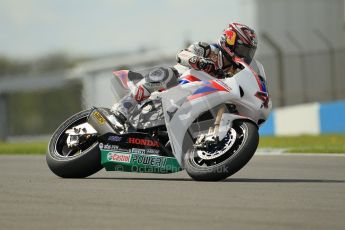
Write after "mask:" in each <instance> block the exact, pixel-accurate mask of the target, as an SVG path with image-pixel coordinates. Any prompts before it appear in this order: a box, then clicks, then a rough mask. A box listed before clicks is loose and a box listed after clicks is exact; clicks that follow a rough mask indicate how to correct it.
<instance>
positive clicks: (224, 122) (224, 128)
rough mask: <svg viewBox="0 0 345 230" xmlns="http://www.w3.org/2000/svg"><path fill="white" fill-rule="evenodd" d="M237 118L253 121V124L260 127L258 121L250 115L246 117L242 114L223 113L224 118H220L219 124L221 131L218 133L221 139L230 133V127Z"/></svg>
mask: <svg viewBox="0 0 345 230" xmlns="http://www.w3.org/2000/svg"><path fill="white" fill-rule="evenodd" d="M235 120H248V121H250V122H252V123H253V124H255V126H256V127H257V128H259V127H258V125H257V124H256V122H255V121H254V120H253V119H251V118H249V117H244V116H240V115H237V114H233V113H224V114H223V115H222V118H221V120H220V125H219V133H218V138H219V140H223V138H224V137H225V136H226V134H227V133H228V131H229V129H230V128H231V127H232V125H233V123H234V121H235Z"/></svg>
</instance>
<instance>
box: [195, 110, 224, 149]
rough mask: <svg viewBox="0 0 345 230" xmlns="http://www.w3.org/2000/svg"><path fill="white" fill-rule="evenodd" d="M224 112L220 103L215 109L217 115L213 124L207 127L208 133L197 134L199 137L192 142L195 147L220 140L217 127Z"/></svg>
mask: <svg viewBox="0 0 345 230" xmlns="http://www.w3.org/2000/svg"><path fill="white" fill-rule="evenodd" d="M224 112H225V105H222V106H221V107H220V108H219V109H218V111H217V116H216V119H215V122H214V124H213V126H211V127H210V128H209V129H208V133H207V134H206V135H205V134H201V135H200V136H199V138H198V139H197V141H196V142H195V144H194V146H195V147H197V148H206V147H207V146H208V145H210V144H217V143H218V142H219V141H220V138H219V127H220V124H221V119H222V116H223V114H224Z"/></svg>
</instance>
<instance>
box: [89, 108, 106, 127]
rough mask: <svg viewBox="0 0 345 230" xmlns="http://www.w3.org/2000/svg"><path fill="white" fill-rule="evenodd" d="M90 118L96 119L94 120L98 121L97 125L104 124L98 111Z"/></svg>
mask: <svg viewBox="0 0 345 230" xmlns="http://www.w3.org/2000/svg"><path fill="white" fill-rule="evenodd" d="M92 116H93V117H94V118H96V120H97V121H98V123H99V124H100V125H103V124H104V123H105V119H104V117H103V116H102V114H100V113H99V112H98V111H95V112H93V113H92Z"/></svg>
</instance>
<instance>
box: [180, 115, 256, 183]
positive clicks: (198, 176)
mask: <svg viewBox="0 0 345 230" xmlns="http://www.w3.org/2000/svg"><path fill="white" fill-rule="evenodd" d="M232 129H233V130H232V132H230V131H229V134H228V137H227V138H224V139H226V141H225V142H228V143H221V144H224V146H222V147H221V148H224V149H225V148H227V145H228V144H229V143H230V142H231V141H233V143H231V147H229V149H228V150H227V151H226V152H225V153H224V154H219V156H218V155H216V154H217V152H219V151H217V152H212V151H210V152H207V153H205V154H200V152H198V150H197V149H196V148H192V149H191V150H189V151H188V152H187V153H186V154H185V156H184V167H185V169H186V171H187V173H188V174H189V175H190V176H191V177H192V178H193V179H194V180H198V181H218V180H223V179H225V178H227V177H229V176H231V175H233V174H234V173H236V172H237V171H239V170H240V169H241V168H242V167H243V166H245V165H246V164H247V163H248V161H249V160H250V159H251V158H252V156H253V155H254V153H255V151H256V148H257V146H258V144H259V133H258V128H257V126H256V125H255V124H253V123H252V122H250V121H240V120H239V121H234V124H233V127H232ZM233 132H236V134H235V135H232V134H231V133H233ZM231 136H234V138H233V140H232V138H231ZM218 148H219V146H218ZM212 154H213V156H215V157H212ZM205 156H206V157H205Z"/></svg>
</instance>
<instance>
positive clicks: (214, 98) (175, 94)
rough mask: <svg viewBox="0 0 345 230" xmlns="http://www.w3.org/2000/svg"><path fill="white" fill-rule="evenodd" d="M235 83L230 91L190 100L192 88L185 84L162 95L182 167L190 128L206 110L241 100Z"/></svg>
mask: <svg viewBox="0 0 345 230" xmlns="http://www.w3.org/2000/svg"><path fill="white" fill-rule="evenodd" d="M234 84H235V83H234ZM234 84H233V85H232V87H231V90H230V92H224V91H219V92H215V93H212V94H209V95H207V96H204V97H201V98H197V99H195V100H188V96H190V95H191V90H190V89H188V88H186V87H185V86H183V87H182V86H177V87H174V88H172V89H171V90H169V91H168V92H167V93H165V94H163V95H162V96H161V97H162V103H163V108H164V115H165V123H166V126H167V130H168V135H169V139H170V142H171V146H172V150H173V154H174V156H175V157H176V159H177V161H178V162H179V163H180V165H181V166H182V167H183V165H182V159H183V157H182V156H183V149H184V148H183V145H184V144H185V142H184V138H185V135H186V133H187V131H188V128H189V127H190V126H191V124H192V123H193V121H194V120H195V119H196V118H197V117H198V116H200V114H202V113H204V112H205V111H208V110H210V109H211V108H214V107H216V106H218V105H221V104H224V103H226V102H229V101H238V100H240V92H239V87H238V86H237V87H236V86H235V85H234Z"/></svg>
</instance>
